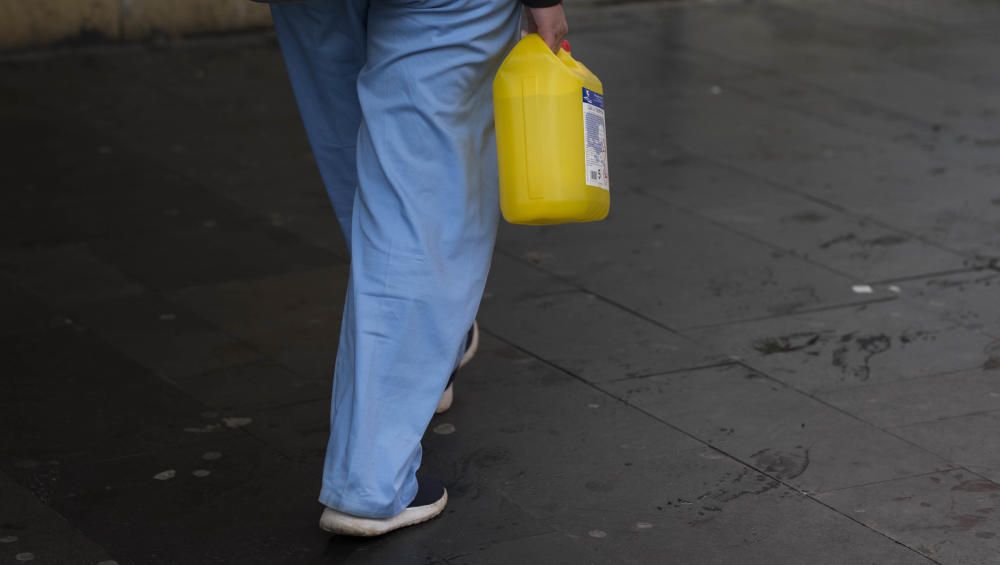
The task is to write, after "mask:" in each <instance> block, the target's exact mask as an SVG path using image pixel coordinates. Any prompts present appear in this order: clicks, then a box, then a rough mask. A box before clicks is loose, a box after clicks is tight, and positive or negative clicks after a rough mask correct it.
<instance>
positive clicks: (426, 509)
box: [319, 490, 448, 538]
mask: <svg viewBox="0 0 1000 565" xmlns="http://www.w3.org/2000/svg"><path fill="white" fill-rule="evenodd" d="M447 505H448V491H447V490H445V491H444V496H442V497H441V498H440V499H438V500H437V501H435V502H434V504H428V505H427V506H418V507H417V508H407V509H406V510H403V511H402V512H400V513H399V514H397V515H395V516H393V517H392V518H386V519H384V520H375V519H372V518H360V517H358V516H351V515H350V514H344V513H343V512H338V511H336V510H333V509H332V508H327V509H326V510H324V511H323V516H322V517H320V520H319V528H320V529H321V530H323V531H324V532H327V533H329V534H335V535H340V536H352V537H362V538H370V537H375V536H382V535H385V534H388V533H389V532H393V531H396V530H398V529H401V528H406V527H409V526H416V525H417V524H423V523H424V522H426V521H428V520H431V519H433V518H436V517H437V516H439V515H440V514H441V512H443V511H444V508H445V506H447Z"/></svg>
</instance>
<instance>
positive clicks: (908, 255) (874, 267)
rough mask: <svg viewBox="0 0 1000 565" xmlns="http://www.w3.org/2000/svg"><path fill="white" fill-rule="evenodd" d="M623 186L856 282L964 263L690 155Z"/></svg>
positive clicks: (648, 170) (898, 233)
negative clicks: (627, 185) (824, 267)
mask: <svg viewBox="0 0 1000 565" xmlns="http://www.w3.org/2000/svg"><path fill="white" fill-rule="evenodd" d="M626 181H627V182H628V183H629V186H632V187H634V188H635V190H637V191H640V192H641V193H642V194H644V195H647V196H649V197H651V198H655V199H657V200H662V201H665V202H667V203H670V204H672V205H674V206H677V207H679V208H681V209H684V210H687V211H690V212H692V213H694V214H697V215H699V216H701V217H704V218H706V219H709V220H712V221H714V222H718V223H719V224H722V225H725V226H726V227H728V228H730V229H732V230H733V231H736V232H738V233H743V234H746V235H748V236H750V237H752V238H754V239H757V240H759V241H763V242H766V243H768V244H770V245H773V246H775V247H776V248H778V249H782V250H785V251H789V252H791V253H794V254H796V255H798V256H800V257H802V258H804V259H807V260H809V261H811V262H815V263H819V264H821V265H824V266H826V267H829V268H831V269H832V270H835V271H837V272H840V273H843V274H845V275H847V276H849V277H851V278H853V279H854V280H857V281H880V280H886V279H891V278H897V277H903V276H909V275H913V274H918V272H919V273H926V272H940V271H946V270H951V269H957V268H963V267H966V266H968V265H969V262H970V260H969V259H967V258H965V257H962V256H960V255H958V254H955V253H952V252H949V251H945V250H942V249H939V248H936V247H933V246H931V245H929V244H927V243H926V242H923V241H920V240H918V239H916V238H915V237H914V236H912V235H910V234H908V233H905V232H901V231H899V230H894V229H891V228H888V227H885V226H883V225H878V224H875V223H873V222H871V221H870V220H866V219H864V218H861V217H858V216H852V215H850V214H847V213H845V212H844V211H843V210H841V209H838V208H836V207H834V206H830V205H826V204H824V203H821V202H817V201H815V200H811V199H809V198H806V197H805V196H803V195H800V194H795V193H792V192H787V191H784V190H780V189H779V188H777V187H775V186H773V185H771V184H768V183H766V182H764V181H762V180H761V179H760V178H757V177H754V176H750V175H745V174H741V173H740V172H738V171H735V170H732V169H727V168H724V167H721V166H719V165H716V164H712V163H709V162H706V161H705V160H704V159H699V158H698V157H696V156H693V155H689V154H688V155H685V154H681V155H679V156H677V157H676V158H674V159H671V160H669V161H667V162H665V163H663V164H662V165H661V166H658V167H643V168H642V169H641V170H640V171H637V172H636V173H633V174H630V175H629V176H628V177H627V178H626ZM915 269H916V270H918V271H915Z"/></svg>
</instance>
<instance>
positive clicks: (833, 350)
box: [685, 300, 994, 392]
mask: <svg viewBox="0 0 1000 565" xmlns="http://www.w3.org/2000/svg"><path fill="white" fill-rule="evenodd" d="M685 333H687V335H689V336H691V337H692V338H694V339H695V340H697V341H699V342H701V343H704V344H705V345H706V346H707V347H711V348H713V349H717V350H719V351H722V352H724V353H726V354H729V355H733V356H737V357H741V358H743V359H744V360H745V362H746V363H747V364H749V365H751V366H753V367H754V368H756V369H758V370H760V371H762V372H764V373H767V374H768V375H770V376H772V377H774V378H776V379H779V380H781V381H782V382H785V383H788V384H790V385H793V386H795V387H796V388H799V389H801V390H804V391H808V392H819V391H822V392H828V391H831V390H836V389H839V388H849V387H853V386H858V385H862V384H872V383H884V382H891V381H897V380H900V379H904V378H913V377H920V376H927V375H935V374H942V373H948V372H954V371H959V370H966V369H971V368H975V367H980V366H983V364H984V363H985V362H986V361H987V360H988V359H989V357H990V355H991V353H990V347H991V343H992V342H993V341H994V340H993V338H991V337H990V336H987V335H984V334H982V333H979V332H975V331H972V330H969V329H967V328H965V327H963V326H961V325H958V324H956V323H954V322H949V321H947V320H943V319H941V318H940V317H939V316H938V315H936V314H935V313H932V312H927V311H925V310H922V309H918V308H916V307H914V306H913V305H911V304H909V303H907V302H905V301H902V300H888V301H882V302H878V303H873V304H865V305H861V306H853V307H845V308H837V309H831V310H823V311H817V312H809V313H804V314H793V315H789V316H781V317H775V318H771V319H767V320H760V321H756V322H748V323H743V324H729V325H725V326H720V327H715V328H706V329H702V330H697V331H691V332H685Z"/></svg>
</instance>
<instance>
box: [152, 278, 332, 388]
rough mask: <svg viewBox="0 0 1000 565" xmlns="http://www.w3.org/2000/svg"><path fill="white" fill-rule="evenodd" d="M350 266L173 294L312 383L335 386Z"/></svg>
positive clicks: (173, 298) (245, 280)
mask: <svg viewBox="0 0 1000 565" xmlns="http://www.w3.org/2000/svg"><path fill="white" fill-rule="evenodd" d="M347 277H348V266H347V265H346V264H343V263H340V262H339V261H338V262H333V263H330V264H328V265H324V266H323V267H322V268H317V269H310V270H304V271H298V272H293V273H288V274H275V275H274V276H265V277H259V278H247V279H242V280H236V281H229V282H225V283H222V284H215V285H203V286H197V287H190V288H186V289H182V290H178V291H176V292H174V293H171V294H170V298H171V300H173V301H176V302H177V303H179V304H181V305H183V306H185V307H187V308H190V309H191V310H194V311H195V312H198V313H199V315H201V316H204V317H205V318H207V319H208V320H211V321H212V322H214V323H215V324H217V325H218V326H219V327H221V328H223V329H225V330H226V331H227V332H230V333H232V334H233V335H235V336H237V337H239V338H241V339H243V340H246V341H247V342H249V343H252V344H253V345H254V347H256V348H257V349H258V350H260V351H262V352H264V353H265V354H268V355H269V356H271V357H272V358H273V359H276V360H278V361H279V362H281V363H283V364H285V365H286V366H288V367H290V368H291V369H293V370H294V371H297V372H298V373H299V374H300V375H303V376H305V377H307V378H310V379H317V380H319V381H322V382H327V381H329V380H330V378H331V376H332V374H333V372H332V369H333V361H334V358H335V352H336V344H337V342H338V339H339V337H340V315H341V312H342V310H343V303H344V297H345V295H346V292H347Z"/></svg>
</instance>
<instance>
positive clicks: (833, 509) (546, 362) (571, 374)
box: [482, 328, 945, 565]
mask: <svg viewBox="0 0 1000 565" xmlns="http://www.w3.org/2000/svg"><path fill="white" fill-rule="evenodd" d="M482 331H485V332H486V333H487V334H489V335H490V336H492V337H493V338H495V339H497V340H498V341H500V342H503V343H505V344H507V345H508V346H510V347H513V348H514V349H517V350H518V351H521V352H522V353H525V354H527V355H529V356H530V357H533V358H534V359H536V360H537V361H539V362H541V363H543V364H544V365H547V366H549V367H551V368H553V369H555V370H557V371H559V372H561V373H563V374H565V375H568V376H569V377H571V378H573V379H576V380H577V381H580V382H581V383H583V384H585V385H587V386H589V387H590V388H592V389H594V390H596V391H598V392H600V393H601V394H603V395H605V396H607V397H608V398H611V399H613V400H617V401H618V402H620V403H622V404H624V405H625V406H627V407H629V408H631V409H633V410H635V411H636V412H639V413H641V414H644V415H646V416H647V417H649V418H651V419H653V420H655V421H657V422H659V423H660V424H662V425H664V426H667V427H668V428H670V429H672V430H674V431H676V432H678V433H681V434H683V435H685V436H687V437H689V438H691V439H693V440H695V441H697V442H698V443H700V444H702V446H704V447H707V448H709V449H711V450H713V451H716V452H718V453H719V454H720V455H722V456H724V457H727V458H729V459H730V460H732V461H734V462H736V463H739V464H740V465H743V466H744V467H747V468H749V469H751V470H753V471H754V472H756V473H758V474H760V475H763V476H765V477H767V478H769V479H771V480H772V481H774V482H776V483H778V484H780V485H782V486H784V487H785V488H787V489H789V490H791V491H792V492H795V493H797V494H798V495H800V496H803V497H805V498H806V499H808V500H810V501H812V502H814V503H816V504H819V505H821V506H823V507H825V508H826V509H828V510H830V511H831V512H834V513H836V514H838V515H840V516H842V517H844V518H846V519H848V520H850V521H852V522H854V523H855V524H858V525H859V526H861V527H863V528H865V529H867V530H869V531H871V532H874V533H875V534H877V535H879V536H882V537H883V538H885V539H887V540H889V541H891V542H892V543H894V544H896V545H899V546H901V547H904V548H906V549H907V550H909V551H911V552H913V553H915V554H917V555H919V556H920V557H923V558H924V559H926V560H928V561H930V562H931V563H935V564H937V565H945V564H944V563H942V562H940V561H937V560H936V559H933V558H931V557H929V556H927V555H925V554H923V553H920V552H919V551H917V550H916V549H914V548H912V547H910V546H908V545H906V544H905V543H903V542H901V541H899V540H896V539H894V538H892V537H890V536H889V535H888V534H886V533H883V532H881V531H879V530H877V529H875V528H872V527H871V526H869V525H867V524H865V523H864V522H861V521H860V520H858V519H857V518H855V517H853V516H851V515H849V514H846V513H844V512H842V511H840V510H839V509H837V508H836V507H834V506H832V505H830V504H827V503H826V502H824V501H822V500H820V499H818V498H816V497H815V496H813V495H812V494H811V493H809V492H807V491H803V490H801V489H799V488H797V487H795V486H794V485H792V484H790V483H788V482H786V481H784V480H782V479H781V478H779V477H777V476H774V475H772V474H771V473H768V472H767V471H765V470H763V469H760V468H758V467H756V466H754V465H753V464H752V463H750V462H748V461H743V460H742V459H740V458H739V457H737V456H735V455H733V454H731V453H728V452H726V451H724V450H722V449H720V448H719V447H718V446H715V445H712V444H710V443H708V442H706V441H705V440H702V439H701V438H699V437H697V436H695V435H694V434H692V433H690V432H688V431H686V430H684V429H682V428H679V427H677V426H675V425H674V424H671V423H670V422H668V421H666V420H664V419H663V418H661V417H659V416H657V415H655V414H653V413H651V412H648V411H646V410H644V409H643V408H641V407H639V406H636V405H634V404H632V403H630V402H629V401H628V400H625V399H624V398H620V397H618V396H616V395H615V394H613V393H611V392H609V391H608V390H605V389H603V388H601V387H600V386H599V385H597V384H594V383H591V382H590V381H587V380H586V379H584V378H583V377H581V376H579V375H577V374H576V373H574V372H572V371H570V370H568V369H565V368H563V367H561V366H559V365H557V364H555V363H553V362H551V361H549V360H547V359H545V358H544V357H541V356H539V355H537V354H535V353H533V352H532V351H530V350H528V349H525V348H524V347H521V346H519V345H517V344H516V343H513V342H511V341H508V340H506V339H504V338H502V337H500V336H499V335H497V334H495V333H493V332H492V331H490V330H489V329H485V328H484V329H482ZM751 370H752V369H751ZM754 372H759V371H754ZM761 374H763V373H761ZM768 378H770V377H768ZM779 382H780V381H779ZM782 384H784V383H782ZM785 386H788V385H785Z"/></svg>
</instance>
